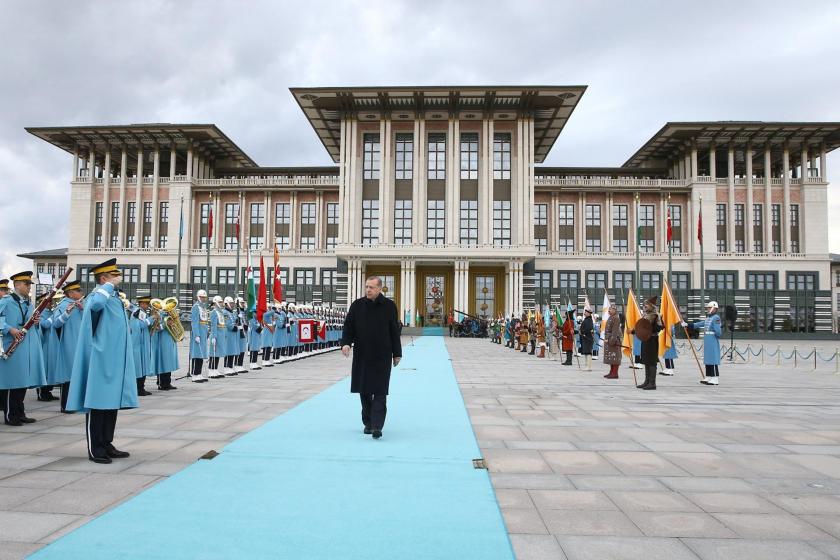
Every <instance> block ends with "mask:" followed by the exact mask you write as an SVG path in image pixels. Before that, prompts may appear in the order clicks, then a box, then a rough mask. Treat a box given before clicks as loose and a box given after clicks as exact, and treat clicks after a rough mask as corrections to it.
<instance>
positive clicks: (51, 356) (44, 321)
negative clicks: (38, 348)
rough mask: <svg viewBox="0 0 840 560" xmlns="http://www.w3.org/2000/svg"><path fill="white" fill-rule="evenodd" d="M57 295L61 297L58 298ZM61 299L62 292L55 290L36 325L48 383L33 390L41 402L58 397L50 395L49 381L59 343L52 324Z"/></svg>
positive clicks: (40, 299)
mask: <svg viewBox="0 0 840 560" xmlns="http://www.w3.org/2000/svg"><path fill="white" fill-rule="evenodd" d="M59 294H61V295H60V296H59ZM45 297H47V294H42V295H40V296H39V297H38V299H37V300H36V303H40V302H41V301H42V300H43V299H44V298H45ZM63 297H64V292H62V291H61V290H60V289H59V290H57V291H56V293H55V296H54V297H53V298H52V300H51V301H50V305H49V306H47V307H45V308H44V310H43V311H42V312H41V321H40V322H39V323H38V327H39V328H40V329H41V344H42V350H43V352H44V372H45V373H46V376H47V383H48V385H44V386H43V387H38V388H37V389H36V390H35V391H36V393H37V395H38V400H39V401H42V402H50V401H55V400H58V397H56V396H55V395H53V394H52V390H53V389H54V388H55V387H54V386H53V385H52V384H51V381H50V378H51V374H52V373H53V372H54V371H55V358H56V355H57V353H58V343H59V340H58V335H57V334H56V331H55V329H53V328H52V323H53V313H54V311H55V308H56V305H57V304H58V302H59V301H60V300H61V298H63Z"/></svg>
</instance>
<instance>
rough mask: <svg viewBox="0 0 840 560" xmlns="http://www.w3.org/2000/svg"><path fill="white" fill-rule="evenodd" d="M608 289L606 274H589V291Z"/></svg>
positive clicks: (587, 282)
mask: <svg viewBox="0 0 840 560" xmlns="http://www.w3.org/2000/svg"><path fill="white" fill-rule="evenodd" d="M606 287H607V273H606V272H587V273H586V288H587V289H588V290H604V289H606Z"/></svg>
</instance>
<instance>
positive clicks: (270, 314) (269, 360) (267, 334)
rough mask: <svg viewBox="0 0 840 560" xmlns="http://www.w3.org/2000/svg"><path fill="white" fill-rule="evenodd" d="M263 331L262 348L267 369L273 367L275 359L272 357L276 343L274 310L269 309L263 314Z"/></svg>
mask: <svg viewBox="0 0 840 560" xmlns="http://www.w3.org/2000/svg"><path fill="white" fill-rule="evenodd" d="M262 321H263V330H262V333H261V334H260V341H261V346H262V352H263V357H262V363H263V366H265V367H271V366H273V365H274V359H273V357H272V355H271V348H272V346H273V343H274V330H275V326H274V310H273V309H272V308H271V307H269V308H268V309H266V311H265V312H264V313H263V318H262Z"/></svg>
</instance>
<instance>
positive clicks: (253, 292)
mask: <svg viewBox="0 0 840 560" xmlns="http://www.w3.org/2000/svg"><path fill="white" fill-rule="evenodd" d="M245 291H246V293H247V296H246V300H247V302H248V319H252V318H253V317H254V315H255V314H256V312H257V289H256V287H255V286H254V267H253V266H251V249H250V248H249V249H248V274H247V286H246V288H245Z"/></svg>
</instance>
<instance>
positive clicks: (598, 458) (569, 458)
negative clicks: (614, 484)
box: [543, 451, 619, 475]
mask: <svg viewBox="0 0 840 560" xmlns="http://www.w3.org/2000/svg"><path fill="white" fill-rule="evenodd" d="M543 456H544V457H545V460H546V461H547V462H548V464H549V465H551V468H552V469H553V470H554V472H556V473H558V474H595V475H597V474H619V471H618V469H616V468H615V467H614V466H613V465H611V464H610V463H609V462H608V461H607V460H606V459H604V457H603V456H602V455H600V454H599V453H596V452H594V451H546V452H544V453H543Z"/></svg>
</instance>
